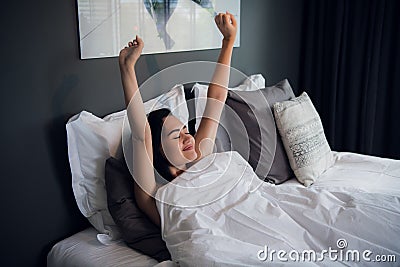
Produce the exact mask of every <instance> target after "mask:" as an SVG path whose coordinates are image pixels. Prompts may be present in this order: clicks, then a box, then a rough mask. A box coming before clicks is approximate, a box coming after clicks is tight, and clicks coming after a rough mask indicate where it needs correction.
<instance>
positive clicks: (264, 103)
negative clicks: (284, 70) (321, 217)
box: [216, 79, 295, 184]
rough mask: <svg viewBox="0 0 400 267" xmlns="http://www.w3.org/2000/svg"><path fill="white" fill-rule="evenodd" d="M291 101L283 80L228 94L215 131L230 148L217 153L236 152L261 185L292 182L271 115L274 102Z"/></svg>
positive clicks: (290, 89)
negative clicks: (264, 182)
mask: <svg viewBox="0 0 400 267" xmlns="http://www.w3.org/2000/svg"><path fill="white" fill-rule="evenodd" d="M293 97H294V94H293V91H292V88H291V86H290V84H289V82H288V80H286V79H285V80H283V81H281V82H279V83H277V84H275V85H274V86H271V87H267V88H264V89H260V90H255V91H229V93H228V97H227V100H226V106H225V108H224V111H223V113H222V114H221V120H220V127H219V129H218V131H219V134H220V135H222V134H225V135H227V138H228V139H230V141H231V146H230V147H229V148H227V147H224V148H223V149H221V148H218V149H219V151H226V150H235V151H238V152H239V153H240V154H241V155H242V157H244V158H245V159H246V160H247V161H248V162H249V164H250V165H251V166H252V167H253V169H254V171H255V173H256V174H257V176H258V177H260V178H261V179H263V180H265V181H268V182H272V183H275V184H280V183H283V182H284V181H287V180H289V179H291V178H294V177H295V175H294V173H293V171H292V169H291V168H290V164H289V161H288V158H287V156H286V153H285V149H284V147H283V144H282V141H281V138H280V136H279V134H278V131H277V129H276V125H275V120H274V117H273V114H272V105H273V104H274V103H275V102H280V101H285V100H289V99H291V98H293ZM216 143H217V144H218V140H216Z"/></svg>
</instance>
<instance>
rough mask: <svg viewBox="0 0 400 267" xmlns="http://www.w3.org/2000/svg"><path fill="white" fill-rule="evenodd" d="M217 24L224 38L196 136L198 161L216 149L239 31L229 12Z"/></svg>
mask: <svg viewBox="0 0 400 267" xmlns="http://www.w3.org/2000/svg"><path fill="white" fill-rule="evenodd" d="M215 23H216V25H217V27H218V29H219V31H220V32H221V33H222V35H223V36H224V38H223V40H222V48H221V51H220V54H219V58H218V64H217V66H216V68H215V71H214V75H213V78H212V81H211V83H210V85H209V87H208V92H207V102H206V107H205V110H204V114H203V117H202V119H201V122H200V125H199V128H198V130H197V132H196V135H195V140H196V152H197V155H198V159H200V158H202V157H204V156H206V155H208V154H211V153H212V151H213V148H214V142H215V136H216V134H217V129H218V124H219V120H220V117H221V112H222V109H223V107H224V104H225V100H226V97H227V94H228V90H227V88H228V84H229V73H230V65H231V58H232V51H233V45H234V42H235V38H236V31H237V23H236V19H235V17H234V16H233V15H232V14H230V13H228V12H226V14H223V13H220V14H218V15H217V16H215Z"/></svg>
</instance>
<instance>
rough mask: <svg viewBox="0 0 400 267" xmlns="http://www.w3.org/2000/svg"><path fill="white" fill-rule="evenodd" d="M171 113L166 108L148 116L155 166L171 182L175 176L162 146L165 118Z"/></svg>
mask: <svg viewBox="0 0 400 267" xmlns="http://www.w3.org/2000/svg"><path fill="white" fill-rule="evenodd" d="M168 115H171V111H170V110H169V109H166V108H162V109H158V110H154V111H152V112H150V113H149V115H148V116H147V121H148V122H149V125H150V130H151V140H152V143H153V166H154V168H155V169H156V171H157V172H158V174H159V175H160V176H161V177H162V178H164V179H166V180H167V181H169V182H171V181H172V180H173V179H174V178H175V177H173V176H172V174H171V171H170V169H169V167H170V166H171V164H170V163H169V161H168V160H167V159H166V158H165V155H164V154H163V152H162V148H161V131H162V126H163V123H164V119H165V118H166V117H167V116H168Z"/></svg>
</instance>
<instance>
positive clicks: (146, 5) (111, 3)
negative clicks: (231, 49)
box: [77, 0, 240, 59]
mask: <svg viewBox="0 0 400 267" xmlns="http://www.w3.org/2000/svg"><path fill="white" fill-rule="evenodd" d="M77 3H78V19H79V40H80V52H81V59H89V58H102V57H114V56H117V55H118V54H119V51H120V50H121V49H122V48H123V47H124V46H126V44H127V43H128V42H129V41H131V40H132V39H134V38H135V35H139V36H140V37H141V38H142V39H143V40H144V42H145V47H144V49H143V53H144V54H156V53H168V52H179V51H190V50H202V49H213V48H220V46H221V38H222V35H221V34H220V33H219V31H218V29H217V27H216V26H215V23H214V16H215V15H216V14H217V13H220V12H225V11H228V12H230V13H232V14H233V15H234V16H235V17H236V19H237V21H238V33H237V38H236V42H235V47H238V46H240V0H77Z"/></svg>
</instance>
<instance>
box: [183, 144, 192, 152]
mask: <svg viewBox="0 0 400 267" xmlns="http://www.w3.org/2000/svg"><path fill="white" fill-rule="evenodd" d="M192 149H193V145H188V146H185V147H184V148H183V151H187V150H192Z"/></svg>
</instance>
